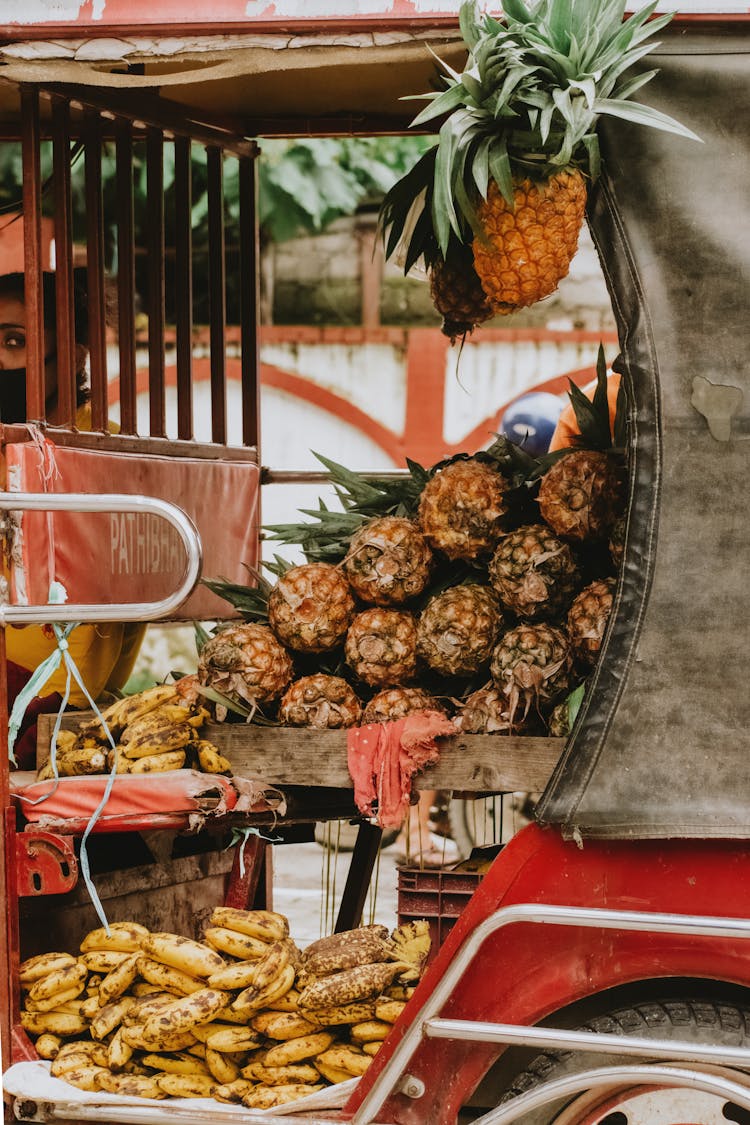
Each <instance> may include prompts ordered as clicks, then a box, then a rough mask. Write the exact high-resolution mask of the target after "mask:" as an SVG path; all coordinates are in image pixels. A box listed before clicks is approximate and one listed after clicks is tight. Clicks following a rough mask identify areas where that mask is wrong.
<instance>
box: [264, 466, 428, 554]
mask: <svg viewBox="0 0 750 1125" xmlns="http://www.w3.org/2000/svg"><path fill="white" fill-rule="evenodd" d="M315 456H316V457H317V459H318V460H319V461H320V463H321V464H322V465H323V466H324V467H325V468H326V469H327V470H328V473H329V475H330V479H331V483H332V484H333V486H334V489H335V491H336V496H337V498H338V500H339V502H340V504H341V506H342V508H343V511H341V512H334V511H331V510H330V509H329V508H328V506H327V505H326V504H325V502H324V501H323V500H318V507H317V508H312V509H311V508H301V509H300V514H301V515H304V516H311V517H312V520H310V521H307V522H305V523H287V524H272V525H269V526H267V527H265V528H264V531H266V532H267V533H268V535H267V538H269V539H272V540H274V541H276V542H282V543H288V544H296V545H298V546H300V547H301V548H302V551H303V552H304V554H305V557H306V558H307V559H308V560H309V561H311V562H313V561H315V562H332V563H337V562H340V561H341V560H342V559H343V558H344V556H345V555H346V553H347V551H348V549H349V543H350V541H351V538H352V536H353V535H354V533H355V532H356V531H358V530H359V528H360V527H361V526H362V524H363V523H365V522H366V521H367V520H369V519H373V518H375V517H377V516H404V517H406V518H407V519H408V518H410V517H411V516H413V515H414V514H415V512H416V510H417V507H418V504H419V497H420V495H421V493H422V489H423V488H424V486H425V484H426V483H427V481H428V479H429V476H430V474H429V472H428V471H427V470H426V469H424V468H423V467H422V466H421V465H420V464H418V462H416V461H412V460H410V459H409V458H408V457H407V459H406V466H407V469H408V470H409V471H408V473H406V474H404V475H403V476H399V477H397V478H389V477H377V476H371V475H370V474H363V473H357V472H354V471H352V470H351V469H347V468H346V466H344V465H340V464H338V462H336V461H331V460H330V458H328V457H324V456H323V454H322V453H315Z"/></svg>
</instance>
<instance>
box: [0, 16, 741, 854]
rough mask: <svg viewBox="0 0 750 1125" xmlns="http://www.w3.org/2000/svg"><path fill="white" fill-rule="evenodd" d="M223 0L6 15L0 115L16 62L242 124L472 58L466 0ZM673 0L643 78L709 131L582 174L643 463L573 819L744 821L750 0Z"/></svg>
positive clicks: (376, 104) (572, 744) (697, 823)
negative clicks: (440, 0) (649, 72)
mask: <svg viewBox="0 0 750 1125" xmlns="http://www.w3.org/2000/svg"><path fill="white" fill-rule="evenodd" d="M72 7H74V8H78V5H72ZM94 7H96V5H95V6H94ZM344 7H345V6H344ZM659 7H660V8H661V9H663V10H668V9H671V7H672V5H670V4H662V5H659ZM214 8H215V15H214V21H213V22H212V24H211V25H210V26H208V25H206V24H205V23H195V24H191V23H190V22H189V21H188V20H186V19H185V17H184V16H182V15H181V14H180V15H178V16H177V18H178V19H181V20H183V22H181V23H179V24H176V23H175V22H174V20H172V22H170V19H171V17H172V16H173V14H174V10H173V6H171V5H167V4H162V5H158V4H154V3H151V4H149V5H146V4H142V5H140V6H139V5H136V4H134V3H133V2H132V0H130V2H129V3H128V4H127V5H124V4H122V5H121V4H119V3H116V2H115V0H108V2H107V3H106V4H105V5H102V10H101V11H99V12H98V13H97V14H96V15H93V14H92V11H91V10H90V9H89V7H88V6H84V8H82V9H80V12H78V13H77V18H76V14H73V15H72V17H71V20H70V22H69V23H68V24H67V25H65V27H61V26H60V24H59V22H58V23H56V22H55V21H54V19H52V18H49V19H46V18H43V16H42V17H39V16H35V18H34V22H33V24H30V23H28V22H27V23H24V21H23V19H22V17H21V16H18V17H15V22H11V23H8V22H7V21H6V23H5V25H4V27H3V28H2V29H0V31H1V33H2V34H3V35H4V37H5V40H6V42H5V45H4V46H3V47H2V48H0V56H1V60H2V64H3V71H2V74H3V76H4V77H5V78H6V79H8V80H9V81H8V82H7V83H4V84H3V89H2V93H0V113H2V115H3V116H5V118H6V119H12V118H13V117H14V116H15V115H17V112H18V92H17V89H16V87H15V85H14V84H16V83H26V84H29V83H37V84H41V85H44V86H45V87H48V88H52V89H54V90H55V91H56V92H57V93H58V94H59V93H65V94H66V95H67V96H69V97H71V98H75V97H76V93H77V92H78V94H80V95H81V96H83V93H84V92H85V97H86V99H87V100H88V102H89V104H94V105H98V106H100V107H104V108H107V107H109V108H110V109H113V110H115V111H118V112H119V111H122V110H123V107H127V108H128V112H129V113H130V115H131V116H133V115H137V114H138V113H139V112H142V113H143V114H144V117H145V118H146V119H147V116H146V115H147V113H148V112H149V109H150V108H151V109H153V107H154V106H157V105H158V106H159V109H160V113H161V116H162V119H164V114H165V112H166V113H167V114H177V113H178V112H180V111H182V112H185V113H188V114H189V115H190V116H192V118H193V119H195V120H199V121H204V122H205V121H210V123H211V127H212V128H220V129H224V130H226V131H227V133H228V134H230V133H234V134H236V135H238V136H256V135H260V136H262V135H267V134H273V133H275V134H289V135H299V134H306V133H309V132H320V133H325V132H327V133H348V132H351V133H367V132H389V131H393V132H397V131H400V130H403V129H404V128H405V126H406V123H407V122H408V119H409V118H410V117H411V116H412V109H413V107H412V106H411V105H410V103H409V102H402V101H400V100H399V99H400V98H401V97H402V96H403V95H407V94H414V93H419V92H422V91H424V90H425V89H428V88H429V86H430V83H431V82H432V81H433V80H434V62H433V59H432V56H431V55H430V52H429V50H428V47H432V48H433V49H434V50H436V51H437V52H438V54H439V55H440V56H441V57H442V58H444V59H446V60H448V61H450V62H451V63H453V64H457V65H460V63H461V59H462V47H461V44H460V41H459V40H458V37H457V31H456V18H455V6H454V7H453V8H451V9H450V10H447V5H444V6H443V10H442V11H441V10H437V9H436V8H435V7H434V6H433V5H429V4H427V3H420V2H409V3H407V0H402V2H401V3H395V4H385V3H383V4H379V3H376V2H375V0H373V2H372V3H371V4H370V5H364V6H362V5H358V9H362V8H367V9H368V10H367V11H364V12H363V11H360V13H359V15H357V16H356V17H354V16H349V17H348V18H347V17H346V15H345V14H342V11H343V9H342V6H341V5H338V4H336V3H335V0H327V2H322V3H320V4H316V5H309V4H304V5H303V4H298V3H291V0H290V2H289V3H286V4H284V3H276V4H275V5H273V6H266V5H264V4H250V5H246V4H245V2H244V0H242V3H237V4H232V3H230V0H226V2H225V3H224V4H223V5H216V6H214ZM303 8H304V12H305V15H304V16H303V15H302V13H301V9H303ZM681 8H682V13H683V14H682V15H681V17H680V18H679V19H676V20H675V21H673V23H672V24H671V25H670V27H669V28H668V29H667V30H666V31H665V32H663V33H662V35H661V45H660V46H659V47H658V48H657V49H656V51H655V52H654V53H653V54H652V55H651V56H650V59H649V64H650V65H651V64H652V63H653V64H655V65H656V66H658V67H659V70H660V74H659V76H658V78H657V80H655V81H654V82H653V83H652V84H651V85H650V86H649V87H648V94H647V100H648V101H649V103H650V104H653V105H655V106H656V107H657V108H658V109H660V110H662V111H664V112H666V113H668V114H670V115H672V116H673V117H675V118H677V119H678V120H679V121H681V122H682V123H684V124H685V125H687V126H688V127H689V128H690V129H692V130H693V131H694V132H695V133H697V134H698V135H699V136H700V138H701V140H702V143H700V144H698V143H695V142H693V141H689V140H686V139H684V138H681V137H678V136H674V135H672V134H669V133H664V132H657V131H656V130H642V129H638V128H636V127H633V126H631V125H629V124H626V123H624V122H617V123H615V124H605V123H602V125H601V139H602V149H603V155H604V172H603V174H602V176H601V177H600V179H599V181H598V182H597V183H596V184H595V185H593V188H592V191H591V193H590V203H589V223H590V227H591V230H592V234H593V237H594V240H595V243H596V245H597V248H598V251H599V255H600V259H601V263H602V268H603V271H604V274H605V277H606V281H607V284H608V286H609V290H610V294H611V298H612V304H613V308H614V312H615V316H616V319H617V324H618V331H619V337H620V350H621V357H620V363H619V365H620V368H621V370H622V371H623V372H624V374H625V384H626V388H627V392H628V400H629V422H630V439H629V440H630V447H631V448H630V453H631V466H632V471H631V475H630V507H629V515H628V522H627V537H626V549H625V562H624V567H623V573H622V578H621V581H620V585H619V588H618V592H617V595H616V604H615V612H614V614H613V619H612V623H611V626H610V629H609V633H608V636H607V638H606V641H605V648H604V652H603V656H602V659H601V660H600V662H599V665H598V668H597V670H596V672H595V673H594V676H593V679H592V681H591V684H590V687H589V690H588V691H587V695H586V698H585V700H584V703H583V706H582V708H581V711H580V713H579V716H578V719H577V722H576V725H575V728H574V730H573V733H572V735H571V737H570V738H569V740H568V743H567V745H566V747H565V750H564V752H563V754H562V757H561V759H560V763H559V765H558V768H557V769H556V771H555V773H554V776H553V778H552V780H551V782H550V784H549V786H548V788H547V791H546V792H545V794H544V795H543V797H542V800H541V802H540V804H539V809H538V816H539V819H540V820H541V822H542V823H544V824H548V825H559V826H561V827H562V828H563V830H564V832H565V833H566V834H569V835H573V836H575V837H578V836H579V835H580V836H587V835H589V836H603V837H608V836H609V837H619V838H622V837H630V836H634V837H691V836H692V837H708V836H714V837H736V838H745V837H748V836H750V820H748V817H747V807H748V799H749V798H750V765H749V763H750V752H749V751H750V746H749V745H748V741H749V736H748V731H749V730H750V692H748V690H747V672H746V667H745V655H746V652H745V650H746V647H747V645H746V640H747V621H748V607H747V587H748V582H747V562H746V559H747V557H748V547H750V542H749V538H750V530H749V529H750V520H749V519H748V510H747V509H748V490H747V487H746V480H747V476H748V454H749V453H750V444H748V442H749V441H750V425H749V419H748V411H749V409H750V396H748V393H747V381H748V364H747V324H748V308H747V293H748V282H750V254H749V253H748V248H749V247H750V204H749V203H748V192H747V176H748V169H749V168H750V126H749V125H748V122H750V54H749V53H748V51H749V48H750V8H749V7H748V5H746V4H744V3H743V4H740V3H724V4H712V5H710V6H709V5H707V4H705V3H704V4H697V3H687V2H686V3H683V4H682V5H681ZM54 9H55V12H57V10H58V6H57V5H55V6H54ZM126 9H127V10H126ZM240 9H242V11H241V12H240ZM42 10H43V13H44V10H45V5H44V4H43V5H42ZM51 11H52V6H50V12H51ZM48 14H49V13H48ZM141 17H142V18H141ZM139 20H140V23H139ZM168 31H169V35H170V38H169V39H165V38H164V36H165V35H166V34H167V32H168Z"/></svg>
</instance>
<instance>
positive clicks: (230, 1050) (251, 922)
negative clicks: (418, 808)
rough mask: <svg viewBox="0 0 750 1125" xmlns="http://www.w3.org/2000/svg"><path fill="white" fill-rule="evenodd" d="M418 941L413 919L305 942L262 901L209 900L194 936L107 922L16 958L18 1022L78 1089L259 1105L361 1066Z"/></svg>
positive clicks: (423, 927)
mask: <svg viewBox="0 0 750 1125" xmlns="http://www.w3.org/2000/svg"><path fill="white" fill-rule="evenodd" d="M429 950H430V937H429V925H428V923H427V922H423V921H414V922H407V923H404V924H403V925H401V926H398V927H397V928H396V929H395V930H394V931H393V933H392V934H389V933H388V930H387V928H386V927H385V926H377V925H373V926H361V927H359V928H357V929H355V930H349V931H346V932H344V933H339V934H332V935H329V936H328V937H324V938H321V939H320V940H319V941H317V942H313V943H312V945H309V946H308V947H307V948H306V949H305V950H304V951H301V950H300V949H299V948H298V947H297V945H296V944H295V942H294V941H293V940H292V939H291V938H290V937H289V923H288V920H287V919H286V918H285V917H284V915H282V914H277V913H275V912H273V911H268V910H236V909H233V908H230V907H217V908H216V909H215V910H214V911H213V914H212V916H211V919H210V925H209V926H208V927H207V928H206V930H205V933H204V940H203V941H193V940H191V939H189V938H185V937H182V936H180V935H178V934H172V933H154V932H149V930H147V929H146V927H145V926H142V925H140V924H139V923H137V922H114V923H112V924H111V925H110V927H109V930H108V931H107V930H106V929H103V928H102V929H96V930H92V931H91V933H89V934H87V936H86V937H85V938H84V940H83V942H82V943H81V952H80V954H79V956H77V957H74V956H73V955H72V954H70V953H60V952H55V953H46V954H42V955H40V956H37V957H32V958H30V959H29V960H28V961H25V962H24V963H23V964H22V965H21V968H20V982H21V988H22V990H23V994H24V1001H23V1008H22V1011H21V1023H22V1026H23V1027H24V1029H25V1030H26V1031H27V1032H28V1034H29V1035H30V1036H32V1037H33V1038H35V1039H36V1050H37V1053H38V1054H39V1056H40V1057H41V1058H43V1059H49V1060H51V1066H50V1069H51V1073H52V1074H53V1075H54V1076H55V1077H57V1078H61V1079H62V1080H64V1081H66V1082H68V1083H70V1084H71V1085H73V1086H76V1087H78V1088H79V1089H82V1090H89V1091H98V1090H103V1091H105V1092H107V1093H112V1094H122V1095H126V1096H129V1097H144V1098H165V1097H169V1096H171V1097H182V1098H185V1097H189V1098H205V1097H212V1098H215V1099H216V1100H217V1101H221V1102H235V1103H242V1104H243V1105H245V1106H247V1107H249V1108H252V1109H269V1108H271V1107H272V1106H276V1105H282V1104H284V1103H286V1102H292V1101H297V1100H298V1099H299V1098H302V1097H305V1096H307V1095H308V1094H311V1093H314V1092H316V1091H318V1090H321V1089H323V1088H324V1087H325V1086H327V1085H331V1084H337V1083H339V1082H344V1081H347V1080H348V1079H350V1078H354V1077H359V1076H360V1075H362V1074H364V1073H365V1071H366V1070H367V1068H368V1066H369V1065H370V1063H371V1062H372V1059H373V1057H374V1056H375V1055H376V1054H377V1052H378V1050H379V1049H380V1046H381V1044H382V1042H383V1040H384V1039H385V1037H386V1036H387V1035H388V1033H389V1032H390V1030H391V1027H392V1025H393V1024H394V1023H395V1021H396V1020H397V1019H398V1017H399V1016H400V1014H401V1012H402V1011H403V1009H404V1008H405V1006H406V1002H407V1000H408V999H409V997H410V996H411V995H412V994H413V992H414V988H415V987H416V983H417V981H418V980H419V978H420V975H421V974H422V971H423V969H424V965H425V963H426V961H427V957H428V954H429Z"/></svg>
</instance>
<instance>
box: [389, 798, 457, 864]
mask: <svg viewBox="0 0 750 1125" xmlns="http://www.w3.org/2000/svg"><path fill="white" fill-rule="evenodd" d="M436 799H437V793H436V791H435V790H433V789H425V790H424V791H423V792H422V793H420V794H419V801H418V802H417V804H416V805H412V807H411V808H410V809H409V812H408V813H407V814H406V818H405V820H404V823H403V824H402V826H401V831H400V832H399V834H398V838H397V840H396V854H397V857H398V859H399V860H402V861H405V862H407V863H413V864H415V865H416V866H423V867H441V866H442V865H443V864H444V863H451V862H453V861H454V860H455V859H456V857H457V853H456V846H455V844H454V843H453V841H452V840H449V839H447V838H446V839H444V838H442V837H439V836H436V835H434V833H433V831H432V825H431V820H430V817H431V814H432V808H433V805H434V804H435V801H436Z"/></svg>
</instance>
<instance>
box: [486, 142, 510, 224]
mask: <svg viewBox="0 0 750 1125" xmlns="http://www.w3.org/2000/svg"><path fill="white" fill-rule="evenodd" d="M489 165H490V174H491V175H492V178H493V180H494V181H495V183H496V184H497V186H498V188H499V189H500V194H501V195H502V197H503V199H504V200H505V202H506V203H507V204H508V206H509V207H511V208H512V207H513V173H512V171H511V166H510V157H509V156H508V146H507V144H506V142H505V138H504V137H498V138H497V139H496V140H495V141H494V142H493V144H492V146H491V148H490V153H489Z"/></svg>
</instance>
